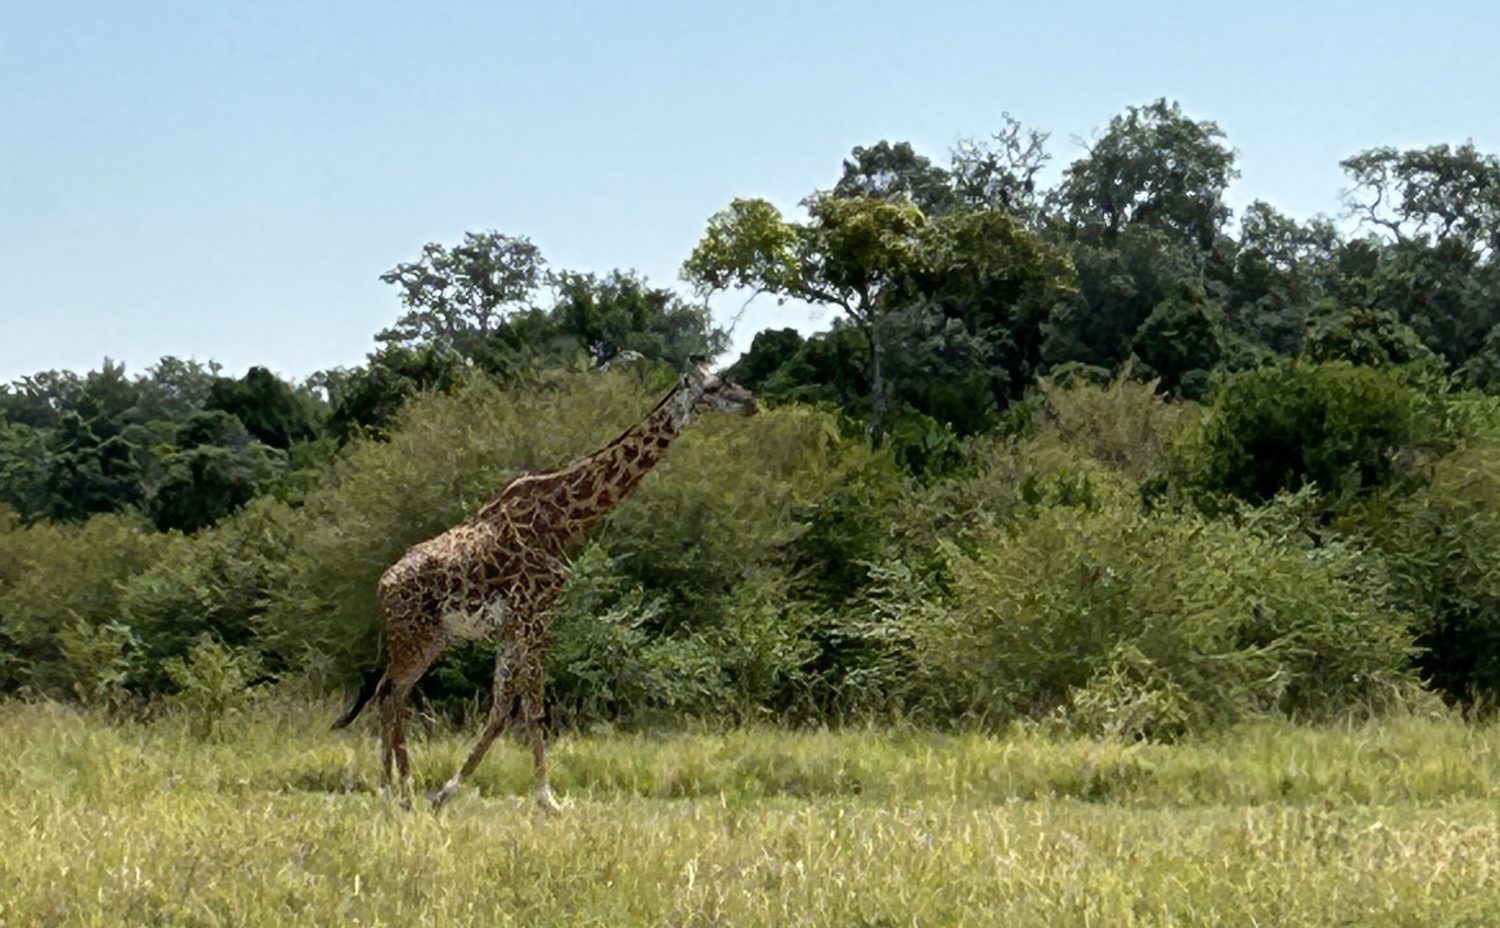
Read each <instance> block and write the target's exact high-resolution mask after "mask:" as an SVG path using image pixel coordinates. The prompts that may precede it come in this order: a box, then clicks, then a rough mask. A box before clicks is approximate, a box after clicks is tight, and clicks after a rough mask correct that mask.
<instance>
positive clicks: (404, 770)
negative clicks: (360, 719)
mask: <svg viewBox="0 0 1500 928" xmlns="http://www.w3.org/2000/svg"><path fill="white" fill-rule="evenodd" d="M415 685H416V680H415V679H407V680H399V681H390V680H387V681H386V683H385V684H384V687H383V690H382V692H381V694H380V748H381V769H382V771H383V773H384V782H385V786H386V789H387V790H389V789H391V786H392V782H391V779H392V778H391V772H392V771H391V767H392V766H393V764H394V766H395V768H396V774H397V776H398V777H399V793H400V796H401V804H402V805H404V806H407V807H410V806H411V757H410V756H409V755H408V754H407V751H406V700H407V697H408V696H410V695H411V691H412V687H414V686H415Z"/></svg>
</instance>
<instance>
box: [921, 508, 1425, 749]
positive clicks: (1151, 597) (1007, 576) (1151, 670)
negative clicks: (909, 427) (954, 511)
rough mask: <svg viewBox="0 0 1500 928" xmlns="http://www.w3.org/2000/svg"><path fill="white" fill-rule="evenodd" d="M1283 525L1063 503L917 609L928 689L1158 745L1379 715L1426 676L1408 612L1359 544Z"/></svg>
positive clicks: (1010, 714)
mask: <svg viewBox="0 0 1500 928" xmlns="http://www.w3.org/2000/svg"><path fill="white" fill-rule="evenodd" d="M1282 521H1284V520H1282V519H1280V518H1278V517H1277V513H1275V512H1271V513H1253V512H1252V513H1249V517H1248V518H1247V519H1245V520H1244V521H1243V522H1242V523H1241V524H1238V525H1236V524H1231V523H1230V522H1228V521H1212V520H1209V519H1207V518H1205V517H1202V516H1198V515H1191V514H1186V515H1178V514H1155V515H1142V514H1141V513H1139V512H1138V511H1135V510H1133V509H1132V508H1130V507H1123V506H1117V505H1106V506H1102V507H1099V508H1097V509H1094V508H1092V507H1070V506H1054V507H1051V508H1047V509H1044V510H1042V511H1040V512H1039V513H1038V514H1037V515H1036V516H1035V517H1034V518H1031V519H1027V520H1025V521H1023V522H1021V523H1020V524H1019V525H1018V526H1017V527H1016V528H1015V530H1013V531H1010V532H1004V533H998V534H996V535H995V536H994V537H993V538H992V539H990V541H989V542H988V543H987V544H985V545H983V546H982V547H980V548H979V549H978V550H977V551H975V552H974V553H972V554H966V553H963V552H960V551H958V550H956V549H950V550H949V552H948V573H949V577H950V579H949V581H948V583H947V588H948V593H947V595H945V596H942V597H941V598H940V599H939V598H936V597H933V598H931V599H929V600H928V601H927V603H926V604H925V605H923V606H918V607H916V608H913V609H912V610H910V613H909V615H910V616H911V619H910V621H911V622H912V624H911V634H912V638H913V642H914V648H915V652H916V655H917V660H918V664H919V666H920V674H921V678H922V682H923V684H924V686H925V692H924V694H923V696H924V698H925V699H926V700H929V701H930V702H931V704H932V705H933V706H934V707H935V710H936V711H937V712H938V713H939V714H940V715H943V716H951V715H954V714H959V715H969V716H974V717H977V718H981V719H985V720H992V721H999V720H1004V719H1009V718H1016V717H1031V718H1037V717H1046V716H1049V715H1056V716H1059V717H1061V718H1063V719H1064V720H1066V721H1067V722H1069V723H1070V724H1073V725H1077V726H1079V727H1082V728H1085V729H1088V730H1092V731H1097V732H1109V733H1122V734H1131V735H1148V736H1154V737H1170V736H1175V735H1180V734H1182V733H1184V732H1187V731H1192V730H1199V729H1202V728H1205V727H1211V726H1214V725H1220V724H1224V723H1227V722H1231V721H1234V720H1236V719H1240V718H1244V717H1246V716H1250V715H1253V714H1258V713H1265V712H1286V713H1296V714H1302V715H1323V714H1327V713H1330V712H1338V711H1341V710H1344V709H1349V708H1364V707H1374V706H1377V705H1379V704H1380V703H1381V702H1382V701H1383V700H1385V699H1387V698H1388V697H1390V696H1391V695H1393V694H1394V693H1395V692H1396V691H1397V690H1398V689H1399V688H1400V687H1401V686H1403V685H1405V684H1406V683H1407V682H1408V681H1409V671H1408V669H1407V668H1408V660H1409V658H1410V656H1411V653H1412V647H1411V641H1410V635H1409V631H1408V619H1407V617H1406V616H1405V615H1403V614H1402V613H1400V612H1399V611H1396V610H1394V609H1391V608H1388V607H1387V606H1386V605H1384V604H1383V603H1382V602H1381V601H1380V598H1379V597H1378V595H1377V591H1378V589H1379V586H1378V578H1376V577H1375V576H1373V575H1372V573H1371V567H1370V562H1368V561H1367V560H1365V559H1364V558H1362V557H1361V556H1360V552H1359V551H1358V550H1357V549H1355V548H1353V547H1350V546H1347V545H1343V544H1335V545H1329V546H1325V547H1322V548H1317V549H1314V548H1309V547H1307V546H1305V545H1298V544H1295V543H1292V542H1290V541H1289V540H1288V539H1287V538H1284V537H1281V536H1282V534H1283V533H1282V532H1280V531H1278V527H1279V524H1280V523H1281V522H1282ZM929 595H930V593H929Z"/></svg>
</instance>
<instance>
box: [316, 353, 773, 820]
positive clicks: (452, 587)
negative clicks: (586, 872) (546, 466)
mask: <svg viewBox="0 0 1500 928" xmlns="http://www.w3.org/2000/svg"><path fill="white" fill-rule="evenodd" d="M705 409H717V410H720V411H723V412H739V413H743V414H746V415H748V414H750V413H753V412H754V411H755V398H754V396H752V395H751V393H750V392H749V391H748V390H746V389H744V388H743V387H741V386H739V385H737V384H735V383H732V382H730V381H728V380H726V379H723V378H721V377H719V376H718V375H716V374H714V373H713V372H712V371H711V370H710V369H709V368H708V366H707V365H706V364H705V363H703V362H702V361H700V360H697V359H695V361H694V363H693V365H692V366H691V367H690V368H689V369H688V371H687V372H686V373H684V374H683V375H682V377H681V378H680V379H679V380H678V382H677V384H676V386H675V387H673V389H672V391H671V392H669V393H668V394H667V395H666V396H665V397H663V398H662V399H661V400H660V401H659V402H658V403H657V404H656V405H655V406H654V407H652V409H651V411H650V412H648V413H647V414H646V416H645V418H644V419H642V420H641V421H640V422H638V423H636V424H635V425H633V426H631V427H630V428H628V429H626V430H625V431H624V432H623V433H622V434H621V435H620V436H619V437H617V438H616V439H615V440H614V441H612V442H610V443H609V444H607V445H605V446H604V447H603V448H600V449H599V450H598V451H595V452H594V453H593V454H590V455H586V456H585V457H582V458H579V459H577V460H575V461H573V462H572V463H570V464H568V465H566V466H564V467H562V468H560V469H558V470H555V471H549V472H546V473H528V474H523V475H522V476H520V477H517V478H516V479H514V480H512V481H510V482H509V483H508V484H506V485H505V486H504V487H503V488H502V489H501V490H500V491H499V492H498V493H496V494H495V495H494V496H493V497H492V498H491V499H490V500H489V502H487V503H486V504H485V505H484V506H483V507H482V508H481V509H480V510H479V512H478V513H476V514H475V515H474V516H473V517H472V518H470V519H469V520H468V521H466V522H463V523H461V524H459V525H457V526H455V527H454V528H451V529H449V530H448V531H446V532H444V533H442V534H441V535H438V536H437V537H435V538H431V539H428V540H427V541H424V542H421V543H419V544H416V545H413V546H412V547H411V548H409V549H408V550H407V551H406V553H405V554H403V555H402V556H401V559H400V560H398V561H397V562H396V563H395V564H393V565H392V566H391V567H390V568H389V569H387V570H386V571H385V573H384V574H383V575H382V576H381V578H380V582H379V584H378V586H377V587H376V601H377V603H378V605H379V608H380V612H381V614H382V618H383V629H382V631H383V634H384V645H385V651H386V661H385V667H384V671H383V672H382V673H380V674H379V675H378V676H377V675H376V674H374V673H372V674H371V675H370V676H369V677H367V678H366V685H365V686H364V687H363V688H362V689H361V691H360V693H359V695H358V696H357V697H356V699H355V701H354V704H353V705H352V706H351V707H350V709H349V711H347V712H346V713H345V714H344V715H343V717H341V718H340V719H339V720H338V721H337V722H335V723H334V727H335V728H343V727H345V726H347V725H349V724H350V723H351V722H353V721H354V720H355V718H357V717H358V716H359V714H360V712H361V710H362V709H363V708H364V706H365V704H366V703H367V702H368V701H369V700H370V699H371V697H372V696H373V697H374V698H375V699H376V700H377V702H378V703H379V706H380V735H381V771H382V781H383V782H384V783H385V785H386V787H387V789H389V788H390V787H391V780H392V766H393V764H394V766H395V767H396V768H397V770H398V772H399V777H400V796H401V801H402V803H403V804H404V805H407V806H409V805H410V804H411V761H410V758H409V756H408V754H407V750H406V722H405V706H406V700H407V698H408V697H409V696H410V695H411V692H412V689H413V688H414V687H415V686H416V684H417V681H418V680H420V679H421V677H422V674H423V673H425V672H426V671H427V669H428V668H429V667H431V666H432V664H433V663H434V662H436V661H437V659H438V658H439V657H440V656H442V654H443V653H444V652H445V651H447V650H448V648H449V647H451V646H452V645H454V644H456V643H458V642H460V641H486V642H490V643H493V644H494V645H495V677H494V691H493V696H492V699H491V702H490V708H489V713H488V715H487V717H486V719H485V724H484V730H483V731H482V733H481V734H480V736H479V741H478V742H477V743H476V744H475V746H474V749H473V750H472V752H470V754H469V756H468V759H467V760H465V761H464V763H463V766H462V767H461V768H460V769H459V770H458V772H457V773H455V774H454V775H453V777H452V778H451V779H449V780H448V781H447V783H445V784H444V785H443V787H442V789H440V790H438V791H437V792H436V793H434V794H433V795H432V796H431V797H430V798H431V800H432V803H433V806H434V807H435V808H440V807H441V806H442V805H443V804H445V803H446V802H448V800H450V799H452V798H453V796H454V795H455V794H456V793H457V792H458V790H459V788H460V787H461V786H462V784H463V781H464V780H465V779H466V778H468V777H469V776H470V775H471V774H473V772H474V770H475V768H477V767H478V766H479V763H480V761H482V760H483V759H484V755H485V752H486V751H488V750H489V747H490V745H491V743H493V742H494V740H495V738H496V737H497V736H499V734H500V732H501V731H502V730H503V729H504V727H505V725H506V723H507V722H508V721H509V719H510V717H511V715H512V713H513V711H514V708H515V707H516V705H517V704H519V707H520V709H521V717H522V719H523V720H524V722H525V724H526V728H527V731H528V735H529V736H530V741H531V752H532V762H533V766H534V776H535V783H536V799H537V802H538V803H539V804H540V805H541V806H542V808H543V809H545V810H547V811H549V812H556V811H558V810H559V809H560V806H559V805H558V804H557V801H556V800H555V799H554V798H553V796H552V790H551V788H550V787H549V786H548V783H547V750H546V741H545V738H544V736H543V732H542V725H541V723H542V693H543V681H542V657H543V649H544V647H545V645H546V638H547V633H548V629H549V626H550V613H551V610H552V607H553V605H554V604H555V602H556V600H557V597H558V594H559V593H561V592H562V588H563V584H564V582H565V581H566V580H567V573H568V569H567V564H566V562H565V560H564V557H565V555H566V554H567V553H568V552H569V551H570V550H571V549H572V548H573V547H574V546H575V545H576V544H577V543H578V542H579V541H580V540H581V539H582V538H583V536H584V535H585V533H587V531H588V530H589V528H590V527H592V526H593V525H594V523H596V522H598V521H599V519H600V518H602V517H603V516H604V515H605V514H606V513H607V512H609V511H610V509H612V508H613V507H614V506H616V505H618V504H619V502H620V500H622V499H623V498H624V497H625V496H626V495H627V494H629V493H630V492H631V490H633V489H635V487H636V486H637V485H638V484H639V483H640V481H641V478H642V477H644V476H645V475H646V473H647V472H648V471H650V470H651V468H653V467H654V466H656V464H657V462H659V461H660V460H661V459H662V456H663V455H664V454H665V453H666V451H667V448H668V447H669V446H670V445H671V443H672V441H673V439H675V438H676V437H677V436H678V434H680V433H681V431H682V429H683V428H684V427H685V426H686V425H687V424H688V423H689V422H690V421H692V420H693V419H694V418H695V417H696V415H697V414H698V413H699V412H700V411H703V410H705Z"/></svg>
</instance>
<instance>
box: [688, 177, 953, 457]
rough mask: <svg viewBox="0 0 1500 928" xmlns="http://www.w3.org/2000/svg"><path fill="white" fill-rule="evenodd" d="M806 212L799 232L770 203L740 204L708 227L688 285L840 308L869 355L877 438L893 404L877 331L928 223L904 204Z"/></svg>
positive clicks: (811, 204)
mask: <svg viewBox="0 0 1500 928" xmlns="http://www.w3.org/2000/svg"><path fill="white" fill-rule="evenodd" d="M804 205H805V206H806V207H807V212H808V220H807V221H806V222H801V223H798V222H789V221H788V220H786V219H784V218H783V217H782V215H781V212H780V211H779V210H777V209H776V207H774V206H772V205H771V204H770V203H768V202H766V201H765V200H743V199H737V200H735V201H733V202H732V203H730V205H729V208H728V209H726V210H724V211H722V212H720V213H718V214H716V215H715V216H713V217H712V218H711V219H710V220H709V223H708V231H707V233H706V234H705V235H704V237H703V240H702V241H700V242H699V243H698V245H697V247H696V248H694V249H693V253H692V255H691V256H690V257H689V258H688V260H687V261H686V263H684V265H683V276H684V277H686V278H687V279H688V280H690V281H692V282H693V283H694V284H696V285H697V286H698V287H699V289H700V290H701V291H703V292H705V293H712V292H715V291H719V290H725V289H729V288H731V287H741V288H746V289H749V290H752V291H754V292H755V293H757V294H759V293H769V294H772V295H773V296H775V297H777V298H778V300H782V301H785V300H788V299H794V300H802V301H805V302H808V303H813V304H816V305H821V306H828V307H833V308H836V309H838V310H839V311H840V312H841V313H842V314H843V316H844V318H845V319H846V320H847V321H848V322H849V323H850V325H851V326H853V327H854V328H855V330H856V331H858V332H859V334H860V335H861V337H862V338H863V339H864V342H865V348H866V350H867V351H868V352H869V363H870V368H869V400H870V409H871V412H872V415H873V417H874V423H875V427H876V430H877V433H878V431H879V430H880V429H881V428H883V427H884V423H885V421H886V418H887V414H888V412H889V405H890V401H889V396H888V395H887V391H886V382H885V377H884V374H883V372H882V363H883V360H884V347H885V346H884V345H883V344H882V343H881V340H880V335H879V330H878V327H877V325H876V323H877V321H878V319H879V317H880V316H881V315H882V314H883V313H884V312H886V311H887V310H888V309H889V308H890V295H891V293H892V291H893V289H894V288H895V287H896V286H898V285H899V284H900V283H901V282H903V281H905V280H906V279H908V278H909V277H910V276H911V275H913V274H914V273H916V272H917V270H918V269H919V268H920V267H921V264H922V261H923V260H924V251H923V243H922V233H923V232H924V231H925V230H926V228H927V225H928V221H927V217H926V216H925V215H924V214H923V213H922V211H921V210H920V209H918V208H917V207H916V206H915V205H914V204H912V203H910V202H909V201H906V200H904V199H897V200H894V201H891V200H885V199H880V198H875V197H868V196H857V197H838V196H831V195H827V194H815V195H813V196H812V197H809V198H808V199H807V200H805V201H804Z"/></svg>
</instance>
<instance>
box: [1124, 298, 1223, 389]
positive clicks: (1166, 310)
mask: <svg viewBox="0 0 1500 928" xmlns="http://www.w3.org/2000/svg"><path fill="white" fill-rule="evenodd" d="M1133 348H1134V349H1135V353H1136V355H1138V356H1139V357H1140V359H1141V361H1142V362H1144V363H1145V365H1146V368H1147V371H1146V372H1147V373H1150V374H1155V375H1157V376H1159V377H1160V378H1161V383H1162V386H1163V387H1164V388H1165V389H1167V390H1171V391H1175V392H1181V393H1182V394H1184V395H1186V396H1189V397H1191V398H1192V399H1201V398H1202V392H1201V390H1202V388H1205V387H1207V385H1208V383H1207V377H1208V373H1209V372H1210V371H1212V370H1214V369H1215V368H1217V367H1218V366H1219V364H1220V362H1221V361H1222V360H1223V359H1224V355H1225V349H1224V324H1223V319H1222V314H1221V313H1220V312H1219V310H1218V308H1217V307H1214V306H1212V305H1210V304H1209V303H1208V301H1207V299H1206V298H1205V297H1204V295H1203V293H1202V291H1200V290H1198V289H1197V288H1194V287H1187V286H1184V287H1179V288H1178V289H1177V291H1176V292H1174V293H1173V294H1172V295H1171V296H1169V297H1167V299H1165V300H1163V301H1162V302H1160V303H1158V304H1157V305H1156V308H1155V309H1153V310H1152V311H1151V315H1149V316H1147V317H1146V320H1145V321H1144V322H1142V323H1141V327H1140V328H1139V329H1137V330H1136V333H1135V340H1134V343H1133ZM1195 386H1196V387H1197V389H1194V387H1195Z"/></svg>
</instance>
